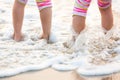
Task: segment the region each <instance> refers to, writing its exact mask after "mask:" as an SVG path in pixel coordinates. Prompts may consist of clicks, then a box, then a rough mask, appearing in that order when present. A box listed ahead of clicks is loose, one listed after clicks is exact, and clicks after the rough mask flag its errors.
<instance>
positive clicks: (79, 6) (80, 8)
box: [73, 0, 91, 17]
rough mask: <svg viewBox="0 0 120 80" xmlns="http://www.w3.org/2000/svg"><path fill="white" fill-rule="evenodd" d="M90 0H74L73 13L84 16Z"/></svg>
mask: <svg viewBox="0 0 120 80" xmlns="http://www.w3.org/2000/svg"><path fill="white" fill-rule="evenodd" d="M90 2H91V0H75V4H74V9H73V15H79V16H84V17H85V16H86V13H87V9H88V7H89V5H90Z"/></svg>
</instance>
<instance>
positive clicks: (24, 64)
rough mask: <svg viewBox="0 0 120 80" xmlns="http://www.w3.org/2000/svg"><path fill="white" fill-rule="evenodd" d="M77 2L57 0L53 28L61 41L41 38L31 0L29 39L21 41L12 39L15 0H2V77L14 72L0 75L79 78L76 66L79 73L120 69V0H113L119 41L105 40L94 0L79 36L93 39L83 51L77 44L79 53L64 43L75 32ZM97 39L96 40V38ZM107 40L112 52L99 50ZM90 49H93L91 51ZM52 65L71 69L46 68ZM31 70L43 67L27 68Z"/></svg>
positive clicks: (18, 79)
mask: <svg viewBox="0 0 120 80" xmlns="http://www.w3.org/2000/svg"><path fill="white" fill-rule="evenodd" d="M73 3H74V1H73V0H69V2H68V1H67V0H60V1H59V0H53V22H52V23H53V24H52V32H53V34H55V35H53V37H52V38H53V39H54V40H57V42H56V43H54V44H45V43H44V42H42V41H40V40H39V39H38V37H39V36H40V33H41V30H42V29H41V23H40V20H39V13H38V10H37V6H36V4H35V1H34V0H29V2H28V5H27V6H26V11H25V19H24V25H23V33H24V34H25V39H24V41H21V42H19V43H18V42H15V41H13V40H12V39H11V35H12V33H13V27H12V14H11V13H12V6H13V0H11V1H10V0H8V1H3V0H0V5H1V6H0V77H7V76H12V77H9V78H0V80H41V79H42V80H56V79H57V80H75V78H76V76H74V75H72V74H73V71H74V70H76V72H78V75H83V76H85V75H86V76H93V75H96V76H99V75H109V74H113V73H119V71H120V68H119V66H120V35H119V33H120V23H119V21H120V11H119V9H120V6H119V4H120V1H119V0H116V1H113V4H112V5H113V14H114V29H113V32H114V34H113V36H112V37H118V38H119V39H118V40H117V41H115V40H113V41H110V42H109V41H106V42H105V40H104V37H105V36H104V35H103V34H102V29H101V25H100V13H99V10H98V8H97V7H95V6H97V5H96V0H93V2H92V4H91V6H90V9H89V11H88V15H87V16H88V17H87V21H86V23H87V27H86V32H85V33H83V34H82V35H83V36H84V37H83V36H79V38H82V39H80V41H82V42H83V44H84V42H85V41H86V42H89V41H91V42H89V46H88V45H87V47H86V46H85V48H84V49H85V50H83V51H80V48H81V47H80V45H81V44H77V45H75V46H76V49H77V52H76V53H75V52H74V50H73V49H68V48H65V47H64V46H63V45H62V43H63V42H65V41H66V40H67V39H68V37H69V35H70V33H71V32H70V27H71V21H72V8H73ZM33 11H34V12H33ZM93 11H95V12H94V14H93V13H92V12H93ZM111 32H112V30H111ZM111 32H110V33H111ZM54 36H56V38H55V37H54ZM99 37H100V38H99ZM93 39H96V40H95V41H94V40H93ZM83 40H85V41H83ZM78 41H79V40H78ZM92 42H93V43H92ZM103 44H105V45H104V46H107V47H110V48H111V52H110V53H111V54H108V53H107V49H104V50H103V51H102V52H97V50H98V49H100V48H102V47H104V46H103ZM95 45H97V46H100V48H95V49H94V48H93V47H94V46H95ZM78 46H79V47H78ZM86 49H89V50H91V53H90V52H89V51H87V50H86ZM112 51H113V52H114V53H115V54H114V53H112ZM93 53H96V54H93ZM101 60H102V61H101ZM96 64H97V65H96ZM98 65H99V66H98ZM49 67H51V68H53V69H55V70H58V71H70V72H62V73H61V72H58V71H55V70H52V69H46V68H49ZM43 69H45V70H43ZM101 69H102V71H101ZM31 70H33V71H34V70H35V71H36V70H38V71H39V70H43V71H39V72H30V73H28V72H27V71H31ZM25 72H26V73H25ZM20 73H24V74H20ZM14 75H17V76H14ZM46 76H47V77H46ZM67 76H68V77H67ZM115 80H119V79H115Z"/></svg>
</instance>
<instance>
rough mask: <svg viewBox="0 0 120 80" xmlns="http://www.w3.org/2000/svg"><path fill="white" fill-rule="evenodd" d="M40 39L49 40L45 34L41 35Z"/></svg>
mask: <svg viewBox="0 0 120 80" xmlns="http://www.w3.org/2000/svg"><path fill="white" fill-rule="evenodd" d="M40 39H46V40H49V35H47V34H42V36H41V37H40Z"/></svg>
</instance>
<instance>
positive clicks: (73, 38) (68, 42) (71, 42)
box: [63, 36, 76, 48]
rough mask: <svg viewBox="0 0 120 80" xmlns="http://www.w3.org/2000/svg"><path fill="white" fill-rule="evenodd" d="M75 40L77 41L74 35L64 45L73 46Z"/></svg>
mask: <svg viewBox="0 0 120 80" xmlns="http://www.w3.org/2000/svg"><path fill="white" fill-rule="evenodd" d="M75 41H76V38H75V36H72V37H71V38H70V39H68V41H66V42H64V43H63V45H64V47H66V48H71V47H72V46H73V45H74V43H75Z"/></svg>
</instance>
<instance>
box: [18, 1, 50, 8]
mask: <svg viewBox="0 0 120 80" xmlns="http://www.w3.org/2000/svg"><path fill="white" fill-rule="evenodd" d="M18 1H19V2H20V3H23V4H26V3H27V1H28V0H18ZM36 3H37V6H38V8H39V10H42V9H44V8H47V7H52V3H51V0H36Z"/></svg>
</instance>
